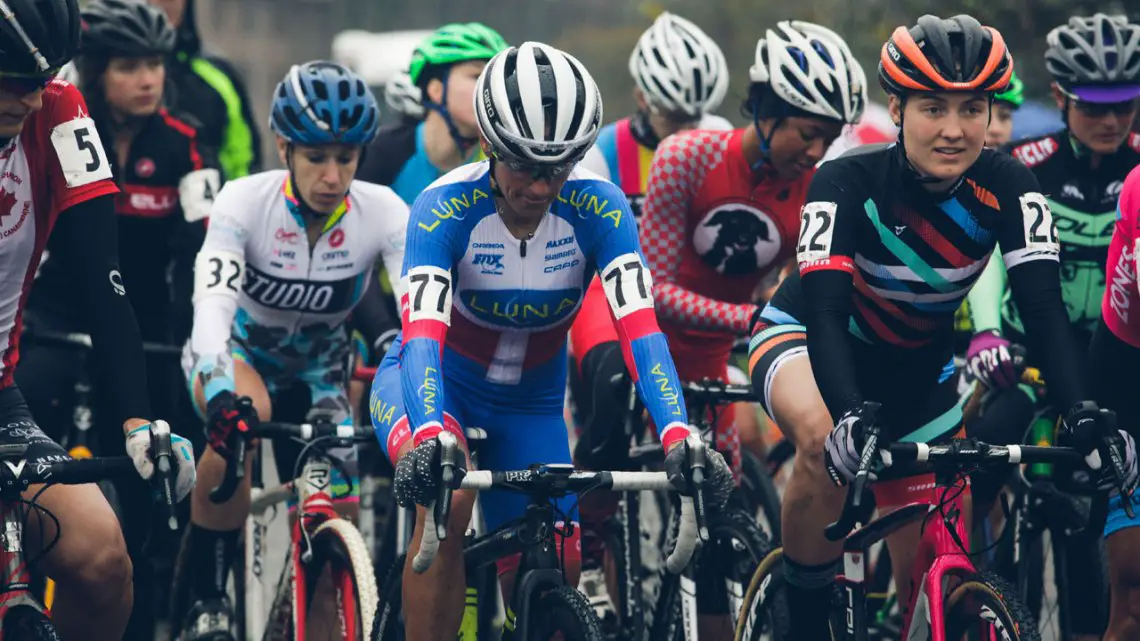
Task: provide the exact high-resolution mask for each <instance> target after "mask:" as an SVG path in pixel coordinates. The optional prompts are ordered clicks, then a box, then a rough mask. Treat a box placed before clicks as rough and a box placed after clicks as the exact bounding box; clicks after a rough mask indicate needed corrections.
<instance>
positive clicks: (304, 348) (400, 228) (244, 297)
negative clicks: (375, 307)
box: [183, 170, 408, 469]
mask: <svg viewBox="0 0 1140 641" xmlns="http://www.w3.org/2000/svg"><path fill="white" fill-rule="evenodd" d="M288 178H289V173H288V172H287V171H285V170H275V171H266V172H262V173H260V174H255V175H253V176H247V177H245V178H239V179H237V180H234V181H231V182H229V183H227V184H226V186H225V187H224V188H222V190H221V192H220V193H219V194H218V196H217V199H216V200H215V202H214V207H213V210H212V213H211V215H210V225H209V230H208V231H207V233H206V242H205V243H204V244H203V245H202V250H201V252H199V254H198V259H197V262H196V270H195V271H196V274H195V285H194V330H193V332H192V334H191V337H190V342H189V343H188V344H187V348H186V350H185V352H184V358H183V367H184V370H185V372H186V378H187V381H188V382H189V383H190V389H191V394H193V382H194V381H195V380H198V379H199V378H200V380H201V381H202V384H203V388H204V391H205V395H206V398H207V399H210V398H212V397H213V396H214V395H216V394H218V393H219V392H221V391H223V390H228V391H231V392H232V391H234V364H233V361H234V359H237V360H240V361H243V362H245V363H247V364H249V365H250V366H251V367H253V369H254V370H256V371H257V372H258V373H259V374H260V375H261V376H262V378H263V380H264V381H265V384H266V387H267V388H268V390H269V392H270V394H275V392H276V391H277V390H278V389H279V388H282V387H284V386H285V385H287V384H289V383H292V382H297V381H299V382H301V383H303V384H304V385H305V386H307V387H308V388H309V393H310V396H311V398H312V407H313V410H314V411H317V412H321V413H324V414H325V415H327V416H329V418H330V419H331V420H333V421H335V422H337V423H340V424H344V425H351V424H352V411H351V408H350V406H349V402H348V398H347V395H346V392H345V386H346V384H347V371H346V368H347V366H348V358H349V340H348V331H347V329H346V327H345V319H346V318H347V317H348V314H349V313H350V312H351V311H352V308H353V306H354V305H356V303H357V302H358V301H359V300H360V297H361V296H362V295H363V293H364V290H365V287H366V286H367V285H368V280H369V278H370V277H371V274H372V273H373V272H374V267H375V264H376V262H377V261H378V260H381V259H382V260H383V262H384V264H385V266H386V267H387V268H388V270H389V273H396V271H397V270H398V269H399V265H400V262H401V261H402V260H403V247H404V235H405V230H406V226H407V219H408V209H407V205H405V204H404V203H403V201H401V200H400V199H399V197H397V196H396V195H395V194H394V193H393V192H392V190H390V189H388V188H387V187H381V186H379V185H372V184H369V183H363V182H360V181H355V182H353V183H352V186H351V189H350V191H349V194H348V196H347V197H346V198H345V200H344V203H343V204H342V205H341V207H340V208H338V209H337V210H336V211H335V212H334V213H332V214H331V215H329V217H328V219H327V221H326V222H325V225H324V229H323V230H322V231H321V234H320V236H319V237H318V238H317V240H316V243H315V245H313V246H312V247H309V246H308V245H309V241H308V238H307V235H306V231H305V224H304V220H303V218H302V217H301V213H300V207H301V204H300V203H298V202H297V199H296V198H295V197H294V196H293V192H292V183H291V181H290V180H288ZM231 339H232V341H231ZM289 469H292V468H291V467H290V468H289Z"/></svg>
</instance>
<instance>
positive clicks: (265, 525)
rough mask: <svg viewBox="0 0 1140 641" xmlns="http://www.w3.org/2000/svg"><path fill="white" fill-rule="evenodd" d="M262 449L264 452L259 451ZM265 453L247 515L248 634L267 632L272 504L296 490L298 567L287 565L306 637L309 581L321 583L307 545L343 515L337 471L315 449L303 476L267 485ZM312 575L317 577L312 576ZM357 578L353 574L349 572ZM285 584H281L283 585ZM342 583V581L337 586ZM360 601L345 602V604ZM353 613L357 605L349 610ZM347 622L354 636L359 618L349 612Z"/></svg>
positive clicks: (296, 623)
mask: <svg viewBox="0 0 1140 641" xmlns="http://www.w3.org/2000/svg"><path fill="white" fill-rule="evenodd" d="M259 454H263V452H262V453H259ZM260 458H261V457H260V456H258V458H257V459H256V461H255V468H257V469H256V470H255V474H254V479H253V482H254V486H253V487H252V488H251V492H250V498H251V505H250V516H249V518H247V519H246V521H245V537H244V546H245V564H244V565H245V567H244V573H245V595H244V596H245V601H244V602H245V608H244V613H245V617H244V618H245V633H246V638H248V639H261V638H264V634H265V628H266V622H265V621H264V620H263V619H262V614H261V613H262V612H264V611H265V602H266V600H265V585H264V583H263V581H262V572H263V570H264V568H265V564H264V561H263V558H264V552H265V545H264V541H265V538H266V535H267V533H268V529H269V520H270V518H271V517H272V513H271V508H276V506H277V504H279V503H282V502H284V501H286V500H288V499H289V498H290V497H291V496H296V497H297V500H298V504H299V509H298V510H297V518H296V521H295V522H294V523H293V525H292V526H291V528H290V543H289V558H288V559H287V561H286V562H287V563H289V564H291V566H292V572H291V573H290V572H288V571H286V574H285V576H286V577H287V578H289V577H291V582H292V609H293V635H294V636H293V639H294V641H305V620H306V618H307V614H308V611H307V606H308V602H309V598H308V596H309V595H308V594H307V590H308V589H309V585H315V583H316V579H317V578H318V577H308V576H306V574H305V564H304V562H303V561H304V560H305V557H306V555H308V554H310V553H311V551H310V550H309V549H308V548H307V545H306V541H307V537H310V536H312V535H313V534H314V533H315V532H316V529H317V527H318V526H320V525H321V524H322V523H324V522H325V521H328V520H329V519H337V518H340V516H339V515H338V514H337V513H336V511H335V510H334V509H333V500H332V495H331V493H330V490H329V484H330V480H331V477H332V470H333V465H332V462H331V461H330V460H329V459H328V458H327V457H326V456H323V455H321V454H314V455H311V456H309V457H308V458H306V460H305V465H304V467H303V468H302V470H301V474H300V476H298V477H297V478H296V479H295V480H293V481H290V482H287V483H283V484H281V485H278V486H276V487H273V488H270V489H265V488H264V486H263V484H262V479H261V471H260V464H259V463H257V461H260ZM336 578H337V577H334V580H335V579H336ZM310 579H312V581H310ZM349 580H351V578H349ZM278 587H280V586H278ZM334 587H339V586H334ZM353 606H354V604H350V603H348V602H347V601H346V602H345V608H346V609H348V608H351V607H353ZM348 614H349V615H351V614H352V612H351V611H349V612H348ZM346 618H347V619H348V620H347V621H345V622H344V625H345V626H347V627H345V628H344V630H345V631H346V632H347V634H346V636H348V637H349V638H353V637H351V635H352V634H353V633H354V632H355V631H354V630H352V629H351V628H352V627H353V626H355V618H354V617H352V616H348V617H346Z"/></svg>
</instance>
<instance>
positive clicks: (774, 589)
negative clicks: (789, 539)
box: [734, 548, 791, 641]
mask: <svg viewBox="0 0 1140 641" xmlns="http://www.w3.org/2000/svg"><path fill="white" fill-rule="evenodd" d="M784 585H785V584H784V549H783V548H776V549H775V550H772V551H771V552H770V553H768V556H766V557H764V560H763V561H761V562H760V565H759V566H758V567H757V568H756V571H755V572H753V573H752V579H751V580H750V581H749V582H748V590H747V591H746V592H745V593H744V605H743V607H741V609H740V617H739V619H738V620H737V622H736V635H735V637H734V641H761V640H762V639H763V640H764V641H769V640H770V641H782V640H783V639H787V638H788V631H789V629H790V625H791V622H790V621H789V620H788V605H787V600H786V596H785V593H784Z"/></svg>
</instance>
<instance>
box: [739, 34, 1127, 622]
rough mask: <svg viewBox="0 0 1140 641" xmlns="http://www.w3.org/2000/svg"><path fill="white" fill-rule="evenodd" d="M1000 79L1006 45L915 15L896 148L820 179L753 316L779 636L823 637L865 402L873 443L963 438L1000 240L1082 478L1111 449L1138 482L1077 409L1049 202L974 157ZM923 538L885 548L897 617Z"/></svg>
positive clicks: (895, 55)
mask: <svg viewBox="0 0 1140 641" xmlns="http://www.w3.org/2000/svg"><path fill="white" fill-rule="evenodd" d="M1012 70H1013V62H1012V58H1011V57H1010V55H1009V52H1008V51H1007V49H1006V46H1005V43H1004V41H1003V39H1002V37H1001V34H999V33H998V32H997V31H996V30H994V29H992V28H990V27H983V26H982V25H981V24H979V23H978V21H977V20H975V19H974V18H972V17H970V16H966V15H959V16H955V17H953V18H949V19H945V20H943V19H939V18H937V17H935V16H931V15H926V16H922V17H921V18H919V19H918V23H917V24H916V25H915V26H913V27H910V28H909V29H908V28H907V27H899V28H897V29H896V30H895V31H894V33H893V34H892V35H891V37H890V39H889V40H888V41H887V42H886V44H884V46H883V49H882V54H881V57H880V62H879V82H880V84H881V85H882V86H883V88H884V89H885V90H886V91H887V93H888V94H889V95H890V102H889V105H888V106H889V109H890V110H891V114H892V117H893V119H894V120H895V122H896V123H897V124H899V126H900V133H899V141H898V142H897V143H895V144H893V145H886V146H869V147H863V148H860V149H859V150H856V151H853V152H850V153H849V154H848V155H846V156H844V157H841V158H838V159H836V160H834V161H831V162H829V163H826V164H824V165H823V166H822V167H820V169H819V171H818V172H817V173H816V176H815V177H814V178H813V180H812V184H811V189H810V192H809V193H808V198H807V204H806V205H805V206H804V208H803V218H802V221H803V223H802V226H801V233H800V238H799V241H798V243H797V247H796V254H797V259H798V261H799V267H800V269H799V273H798V274H793V275H791V276H789V277H788V279H787V280H785V281H784V283H783V284H782V285H781V286H780V289H779V291H778V292H777V293H776V294H775V296H773V297H772V300H771V301H769V303H768V305H767V306H766V307H765V308H764V309H763V310H762V312H761V313H760V314H759V315H758V319H757V322H756V323H755V327H754V329H753V339H752V346H751V347H752V353H751V356H750V362H751V363H752V382H753V385H754V386H755V387H756V389H757V391H758V392H762V393H763V399H764V405H765V408H766V409H767V411H768V412H769V414H770V415H772V416H773V417H774V418H775V420H776V422H777V423H778V424H779V425H780V427H781V428H783V430H784V433H785V434H787V435H789V436H790V437H791V438H792V440H793V441H794V442H795V444H796V451H797V456H796V460H795V463H794V465H795V468H794V472H793V474H792V477H791V480H790V481H789V484H788V486H787V490H786V494H785V498H784V508H785V509H784V511H783V519H784V520H783V534H784V536H783V539H782V540H783V541H784V546H785V548H784V553H785V554H784V556H785V560H786V563H785V576H786V580H787V586H788V588H787V602H788V609H789V614H790V617H789V618H790V621H791V625H792V632H791V637H790V638H796V639H825V638H830V637H829V636H828V634H829V631H828V618H827V617H823V616H819V612H820V607H821V606H822V607H826V605H825V604H827V603H828V602H829V598H830V594H831V589H832V588H833V587H834V580H835V570H836V565H837V559H838V557H839V554H840V551H841V544H839V543H834V542H831V541H828V540H827V539H826V538H825V537H824V536H823V534H824V528H825V526H826V525H827V524H828V523H830V522H831V521H833V520H835V518H836V516H838V514H839V512H840V510H841V507H842V503H843V496H844V495H843V492H842V491H839V490H837V489H836V488H835V487H834V485H835V484H839V483H842V482H846V481H849V480H850V479H851V478H852V477H853V475H854V472H855V470H856V469H857V468H858V466H859V458H860V454H861V447H862V433H863V431H864V429H865V427H866V425H865V421H866V420H867V414H866V412H867V409H866V407H865V405H864V399H867V400H874V401H877V402H879V403H881V404H882V409H881V410H880V411H879V412H878V414H879V418H880V419H881V421H879V420H876V422H881V424H882V426H883V428H884V430H885V432H884V440H909V441H918V442H935V441H939V440H943V439H948V438H953V437H954V436H955V435H957V434H958V433H959V432H960V430H961V417H962V414H961V409H960V407H959V405H958V403H957V400H958V399H957V393H956V389H955V380H954V372H955V370H954V367H953V363H952V360H951V359H952V353H953V340H952V319H953V314H954V310H955V309H957V308H958V306H959V305H960V304H961V301H962V299H963V298H964V297H965V296H966V293H967V292H968V290H969V288H970V286H971V285H972V284H973V282H974V280H976V279H977V277H978V273H979V272H980V271H981V269H982V267H984V266H985V264H986V262H987V261H988V259H989V254H990V253H991V252H992V251H993V250H994V248H995V244H996V243H1000V245H1001V251H1002V257H1003V260H1004V262H1005V264H1006V267H1007V269H1008V270H1009V278H1010V283H1011V290H1012V292H1013V295H1014V297H1015V298H1016V300H1017V303H1018V305H1019V307H1020V308H1021V309H1022V310H1023V312H1024V313H1023V318H1024V319H1025V324H1026V326H1027V330H1028V331H1027V338H1028V339H1029V345H1030V347H1031V348H1033V347H1038V346H1044V345H1048V346H1049V349H1047V350H1041V351H1039V353H1040V354H1041V357H1040V358H1041V359H1042V365H1043V370H1044V372H1045V376H1046V378H1047V379H1048V380H1049V393H1050V394H1051V395H1052V398H1053V399H1054V404H1055V405H1056V406H1057V407H1060V408H1063V416H1064V419H1065V425H1066V426H1067V428H1068V431H1069V432H1071V433H1073V435H1074V437H1076V438H1078V439H1079V443H1078V444H1079V445H1080V447H1082V448H1083V449H1084V451H1085V452H1086V454H1088V459H1089V460H1090V464H1092V465H1097V466H1099V463H1100V461H1099V460H1097V454H1098V453H1099V452H1100V451H1101V450H1103V449H1105V448H1106V447H1108V445H1107V444H1108V443H1114V445H1113V446H1112V447H1113V448H1114V450H1113V451H1112V452H1111V454H1112V455H1114V456H1119V457H1121V460H1129V461H1132V462H1131V463H1130V464H1129V467H1128V473H1127V478H1126V483H1128V485H1129V486H1130V487H1131V486H1133V484H1134V483H1135V478H1136V468H1135V462H1134V459H1135V444H1134V442H1133V441H1132V439H1131V437H1129V436H1127V435H1123V438H1124V440H1123V443H1118V442H1116V440H1115V437H1116V432H1115V431H1114V430H1112V429H1110V428H1109V427H1108V426H1107V423H1108V421H1107V420H1104V419H1103V417H1102V414H1101V412H1100V411H1099V410H1097V407H1096V405H1095V404H1094V403H1093V402H1091V401H1088V400H1085V399H1087V398H1088V396H1087V395H1086V389H1085V385H1084V380H1083V376H1082V374H1081V371H1080V370H1081V368H1080V364H1081V360H1082V358H1081V354H1080V352H1079V351H1078V350H1077V347H1076V344H1075V343H1074V341H1073V340H1072V338H1071V336H1070V333H1069V330H1068V322H1067V317H1066V314H1065V309H1064V306H1063V304H1062V302H1061V299H1060V295H1059V294H1060V292H1059V289H1060V286H1059V280H1058V270H1057V260H1058V254H1059V253H1060V247H1059V244H1058V242H1057V239H1056V235H1055V232H1054V231H1053V228H1052V218H1051V215H1050V210H1049V203H1048V201H1046V199H1045V197H1044V196H1043V195H1042V194H1041V193H1040V191H1039V187H1038V183H1037V180H1036V179H1035V177H1034V176H1033V173H1032V172H1031V171H1029V170H1028V169H1026V168H1025V167H1024V166H1022V165H1021V164H1020V163H1018V162H1016V161H1014V160H1013V159H1012V158H1009V157H1008V156H1005V155H1003V154H1000V153H998V152H995V151H993V150H988V149H984V148H983V145H984V142H985V132H986V128H987V124H988V120H989V110H990V102H991V101H992V97H993V95H994V94H995V93H997V92H998V91H999V90H1001V89H1004V88H1005V87H1006V86H1007V85H1008V83H1009V77H1010V75H1011V74H1012ZM804 356H808V357H809V358H803V357H804ZM1121 449H1124V450H1126V451H1121ZM1100 467H1104V466H1100ZM931 487H933V479H932V478H931V479H929V483H928V482H927V480H926V479H903V480H901V481H899V482H894V483H886V484H880V485H878V486H877V487H876V488H875V489H876V503H877V505H878V507H879V509H881V510H889V509H890V508H892V507H894V506H898V505H902V504H905V503H907V502H910V501H914V500H929V499H933V498H934V497H927V496H925V494H924V492H927V491H928V490H927V488H931ZM965 517H966V518H968V515H965ZM919 528H920V526H919V525H918V524H916V525H915V526H914V527H908V528H904V529H903V530H900V531H899V532H897V533H896V534H895V535H893V536H891V537H890V538H888V539H887V545H888V549H889V550H890V552H891V559H892V561H893V562H894V563H893V567H894V570H895V581H896V585H897V586H898V588H897V589H898V596H899V603H903V604H906V603H909V598H910V590H911V587H910V584H909V577H910V569H911V568H910V564H911V563H912V561H913V559H914V551H915V549H916V546H917V543H918V535H919Z"/></svg>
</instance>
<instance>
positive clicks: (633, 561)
mask: <svg viewBox="0 0 1140 641" xmlns="http://www.w3.org/2000/svg"><path fill="white" fill-rule="evenodd" d="M602 531H603V537H604V539H605V549H606V551H607V552H608V553H609V555H610V557H611V558H612V559H613V562H614V574H615V575H616V576H617V594H611V595H609V596H610V601H611V602H612V603H613V606H614V614H615V615H617V625H618V630H619V631H620V637H621V638H622V639H623V640H624V641H640V640H641V639H642V638H644V635H645V603H648V602H649V599H651V598H652V596H653V593H652V591H651V590H650V585H649V582H648V581H645V580H644V578H645V577H644V576H643V568H642V565H641V547H640V543H641V540H640V539H641V531H640V530H639V531H637V532H632V531H631V529H630V528H629V527H627V524H626V523H625V521H624V520H623V519H621V518H618V517H616V516H615V517H611V518H609V519H607V520H606V523H605V525H604V526H603V528H602ZM633 537H636V538H637V539H638V550H637V553H636V555H635V554H631V553H630V546H629V542H630V539H631V538H633ZM631 599H635V600H636V601H631ZM626 618H628V619H629V620H628V621H626V620H625V619H626Z"/></svg>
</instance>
